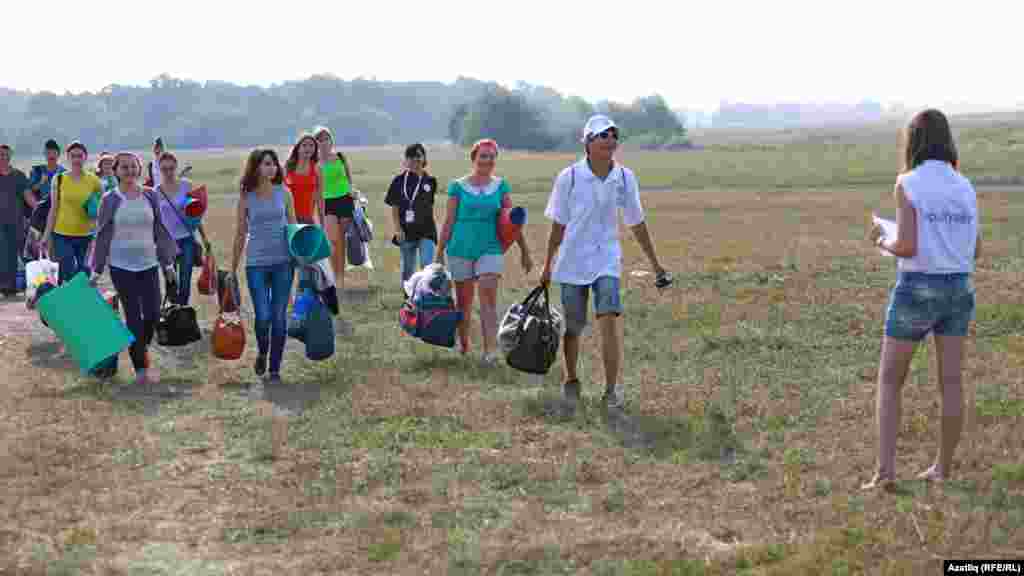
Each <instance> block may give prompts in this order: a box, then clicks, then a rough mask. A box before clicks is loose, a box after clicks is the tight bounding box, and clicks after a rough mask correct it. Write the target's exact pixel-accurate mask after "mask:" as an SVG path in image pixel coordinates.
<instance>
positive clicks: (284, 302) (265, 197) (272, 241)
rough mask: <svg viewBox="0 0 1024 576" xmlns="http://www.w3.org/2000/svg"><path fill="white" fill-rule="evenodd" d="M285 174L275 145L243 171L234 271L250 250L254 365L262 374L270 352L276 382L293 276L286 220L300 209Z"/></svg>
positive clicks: (291, 221) (261, 151)
mask: <svg viewBox="0 0 1024 576" xmlns="http://www.w3.org/2000/svg"><path fill="white" fill-rule="evenodd" d="M283 179H284V171H283V170H282V169H281V163H280V162H279V161H278V158H277V154H276V153H275V152H274V151H273V150H269V149H257V150H254V151H253V152H252V153H251V154H250V155H249V160H248V161H247V162H246V165H245V172H244V174H243V175H242V183H241V197H240V198H239V201H238V231H237V233H236V235H235V246H234V254H233V258H232V261H231V273H232V275H237V271H238V265H239V262H240V260H241V258H242V252H243V250H244V251H245V253H246V254H245V256H246V257H245V277H246V281H247V283H248V284H249V294H250V296H251V298H252V307H253V311H254V313H255V316H256V321H255V324H256V326H255V328H256V343H257V346H258V347H259V357H258V358H257V359H256V367H255V369H256V374H257V375H260V376H262V375H263V373H264V372H266V370H267V356H268V355H269V357H270V382H271V383H280V382H281V359H282V356H283V354H284V344H285V340H286V338H287V332H286V330H287V313H288V300H289V297H290V295H291V288H292V280H293V278H294V269H293V267H292V263H291V255H290V254H289V252H288V233H287V225H288V224H294V223H295V210H294V208H293V207H292V199H291V194H289V193H288V192H287V190H285V189H284V187H283V186H282V185H281V183H282V181H283Z"/></svg>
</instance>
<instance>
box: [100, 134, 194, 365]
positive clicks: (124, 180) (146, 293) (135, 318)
mask: <svg viewBox="0 0 1024 576" xmlns="http://www.w3.org/2000/svg"><path fill="white" fill-rule="evenodd" d="M114 164H115V171H116V172H117V175H118V180H119V181H120V184H119V186H118V188H116V189H114V190H113V191H112V192H110V193H109V194H105V195H104V196H103V200H102V201H101V203H100V209H99V218H98V231H97V233H96V247H95V250H94V251H93V261H92V264H93V277H92V278H91V280H92V282H93V283H95V281H96V277H97V276H99V275H100V274H101V273H102V272H103V270H104V269H105V268H106V267H107V265H108V264H109V265H110V279H111V281H113V283H114V289H115V290H117V294H118V299H119V300H120V302H121V304H122V306H123V307H124V315H125V320H126V323H127V324H128V329H129V330H130V331H131V332H132V335H133V336H135V342H133V343H132V345H131V349H130V355H131V359H132V366H133V367H134V368H135V379H136V384H138V385H147V384H149V383H150V380H149V378H148V376H147V374H146V370H147V368H148V367H149V358H148V354H147V351H146V350H147V348H148V347H149V343H150V341H152V339H153V335H154V334H155V332H156V324H157V320H158V319H159V318H160V275H159V272H158V271H157V269H158V268H160V267H163V269H164V275H165V277H167V278H168V280H169V285H168V288H169V289H173V287H174V275H173V273H171V267H172V266H173V263H174V257H175V252H176V251H177V248H176V247H175V245H174V239H172V238H171V235H170V233H169V232H168V231H167V228H166V227H165V226H164V225H163V222H162V221H161V219H160V208H159V206H158V204H157V199H156V195H155V194H154V192H153V190H152V189H150V188H145V187H143V186H141V185H140V184H139V181H138V180H139V178H140V177H141V176H142V160H141V159H140V158H139V157H138V156H136V155H135V154H131V153H127V152H122V153H120V154H118V155H117V157H116V158H115V162H114Z"/></svg>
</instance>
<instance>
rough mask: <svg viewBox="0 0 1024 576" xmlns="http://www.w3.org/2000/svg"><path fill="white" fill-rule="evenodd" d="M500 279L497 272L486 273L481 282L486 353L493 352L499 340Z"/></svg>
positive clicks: (481, 311) (482, 320) (481, 324)
mask: <svg viewBox="0 0 1024 576" xmlns="http://www.w3.org/2000/svg"><path fill="white" fill-rule="evenodd" d="M498 280H499V276H498V275H497V274H484V275H483V276H481V277H480V278H479V280H478V282H479V284H480V329H481V331H482V332H483V342H484V355H488V354H492V353H493V352H494V349H495V348H496V347H497V340H498Z"/></svg>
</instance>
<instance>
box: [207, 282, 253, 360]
mask: <svg viewBox="0 0 1024 576" xmlns="http://www.w3.org/2000/svg"><path fill="white" fill-rule="evenodd" d="M204 270H205V268H204ZM211 282H212V283H213V284H214V288H215V289H217V288H218V287H217V286H216V284H217V276H216V275H215V274H214V275H213V276H212V280H211ZM229 282H231V280H229ZM227 288H230V287H227ZM218 291H219V290H218ZM224 293H225V295H224V302H223V304H222V305H221V307H220V313H219V314H217V321H216V323H215V324H214V326H213V337H212V338H210V344H211V346H212V348H213V356H214V357H215V358H217V359H220V360H238V359H239V358H241V357H242V354H243V353H244V352H245V326H243V325H242V317H241V315H240V314H239V313H238V312H237V310H238V305H237V304H235V303H234V290H231V289H227V290H224ZM225 308H226V309H229V310H231V309H234V310H236V312H225V311H224V310H225Z"/></svg>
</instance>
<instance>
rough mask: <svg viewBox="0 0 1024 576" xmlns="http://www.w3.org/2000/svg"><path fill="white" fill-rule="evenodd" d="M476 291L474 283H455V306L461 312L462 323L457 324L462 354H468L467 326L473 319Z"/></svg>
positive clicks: (466, 281) (470, 281) (469, 281)
mask: <svg viewBox="0 0 1024 576" xmlns="http://www.w3.org/2000/svg"><path fill="white" fill-rule="evenodd" d="M475 289H476V281H474V280H464V281H461V282H456V283H455V305H456V307H457V308H458V309H459V310H461V311H462V321H461V322H459V327H458V331H459V343H460V345H461V346H462V353H463V354H466V353H468V352H469V324H470V321H471V320H472V319H473V296H474V294H473V291H474V290H475Z"/></svg>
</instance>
